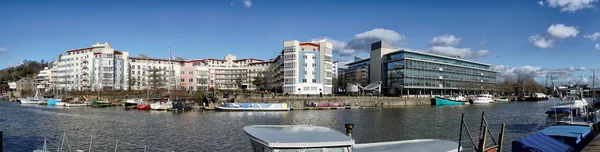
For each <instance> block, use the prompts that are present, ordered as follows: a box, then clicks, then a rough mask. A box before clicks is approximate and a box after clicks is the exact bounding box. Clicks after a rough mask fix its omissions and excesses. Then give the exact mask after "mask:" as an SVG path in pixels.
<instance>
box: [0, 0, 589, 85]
mask: <svg viewBox="0 0 600 152" xmlns="http://www.w3.org/2000/svg"><path fill="white" fill-rule="evenodd" d="M598 5H599V2H598V0H542V1H535V0H495V1H480V0H473V1H445V0H406V1H347V0H329V1H316V0H308V1H306V0H302V1H301V0H285V1H270V0H269V1H267V0H205V1H191V0H190V1H179V2H170V1H159V0H156V1H155V0H144V1H142V0H134V1H127V2H122V1H116V0H108V1H82V0H72V1H71V0H64V1H42V0H39V1H36V0H28V1H20V0H3V1H0V19H1V20H2V21H1V22H0V68H4V67H7V66H13V65H16V64H18V63H19V62H21V61H22V60H24V59H29V60H40V59H45V60H53V59H55V58H56V56H57V55H58V54H59V53H64V51H66V50H70V49H77V48H83V47H89V46H91V45H92V44H93V43H96V42H110V43H111V45H112V46H113V47H114V48H116V49H118V50H121V51H129V52H131V54H137V53H145V54H149V55H150V56H151V57H160V58H166V57H167V55H168V53H167V49H168V48H169V47H170V48H172V50H173V54H174V55H175V56H182V57H184V58H187V59H194V58H223V56H225V55H227V54H229V53H230V54H234V55H237V56H238V58H247V57H252V58H260V59H270V58H273V57H275V55H276V54H277V53H279V52H280V51H281V49H282V46H283V41H284V40H300V41H310V40H317V39H325V38H326V39H327V40H328V41H330V42H332V43H333V44H334V47H335V53H336V54H335V58H336V59H338V60H340V61H342V62H348V61H350V60H351V59H352V58H353V57H354V56H358V57H366V56H367V55H368V51H369V47H370V43H372V42H374V41H377V40H383V41H385V42H388V43H390V44H392V45H394V46H396V47H398V48H403V49H410V50H414V51H423V52H429V53H435V54H441V55H447V56H460V57H462V58H466V59H470V60H475V61H479V62H484V63H490V64H494V65H496V69H497V70H498V71H499V72H500V75H501V76H504V77H514V76H516V75H519V74H523V75H529V74H531V73H532V72H533V73H534V75H535V76H537V77H541V78H542V79H543V78H545V76H546V75H554V76H555V77H556V79H560V80H563V81H573V83H575V82H577V81H585V82H587V81H589V80H590V78H591V77H590V75H591V73H592V72H591V70H592V69H595V68H598V67H600V62H598V61H597V60H598V57H600V19H599V18H600V12H599V11H600V10H598ZM538 79H539V78H538ZM586 79H587V80H586Z"/></svg>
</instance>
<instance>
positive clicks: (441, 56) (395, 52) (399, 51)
mask: <svg viewBox="0 0 600 152" xmlns="http://www.w3.org/2000/svg"><path fill="white" fill-rule="evenodd" d="M401 52H409V53H416V54H422V55H429V56H435V57H440V58H446V59H451V60H458V61H464V62H470V63H475V64H481V65H487V66H491V64H485V63H481V62H475V61H470V60H465V59H460V58H453V57H448V56H443V55H437V54H432V53H426V52H418V51H409V50H398V51H394V52H390V53H388V54H386V55H392V54H397V53H401Z"/></svg>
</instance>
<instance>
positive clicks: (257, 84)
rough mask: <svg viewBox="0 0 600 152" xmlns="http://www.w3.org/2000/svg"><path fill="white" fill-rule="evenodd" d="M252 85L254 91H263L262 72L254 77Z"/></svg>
mask: <svg viewBox="0 0 600 152" xmlns="http://www.w3.org/2000/svg"><path fill="white" fill-rule="evenodd" d="M252 84H253V85H254V87H256V90H260V89H265V85H266V81H265V77H264V76H263V72H260V73H258V74H257V75H256V77H254V80H253V81H252Z"/></svg>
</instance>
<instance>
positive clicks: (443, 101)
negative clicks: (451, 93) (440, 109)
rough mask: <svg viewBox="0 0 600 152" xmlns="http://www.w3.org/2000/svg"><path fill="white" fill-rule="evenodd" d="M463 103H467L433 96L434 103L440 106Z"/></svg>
mask: <svg viewBox="0 0 600 152" xmlns="http://www.w3.org/2000/svg"><path fill="white" fill-rule="evenodd" d="M464 104H468V102H464V101H456V100H451V99H446V98H441V97H435V105H437V106H442V105H464Z"/></svg>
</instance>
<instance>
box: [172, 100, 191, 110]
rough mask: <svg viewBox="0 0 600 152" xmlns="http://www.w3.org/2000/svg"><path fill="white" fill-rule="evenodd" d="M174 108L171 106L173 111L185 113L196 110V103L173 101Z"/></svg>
mask: <svg viewBox="0 0 600 152" xmlns="http://www.w3.org/2000/svg"><path fill="white" fill-rule="evenodd" d="M172 104H173V106H171V107H172V108H171V109H170V110H173V111H185V110H192V109H193V108H194V103H191V102H183V101H181V100H175V101H173V103H172Z"/></svg>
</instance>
